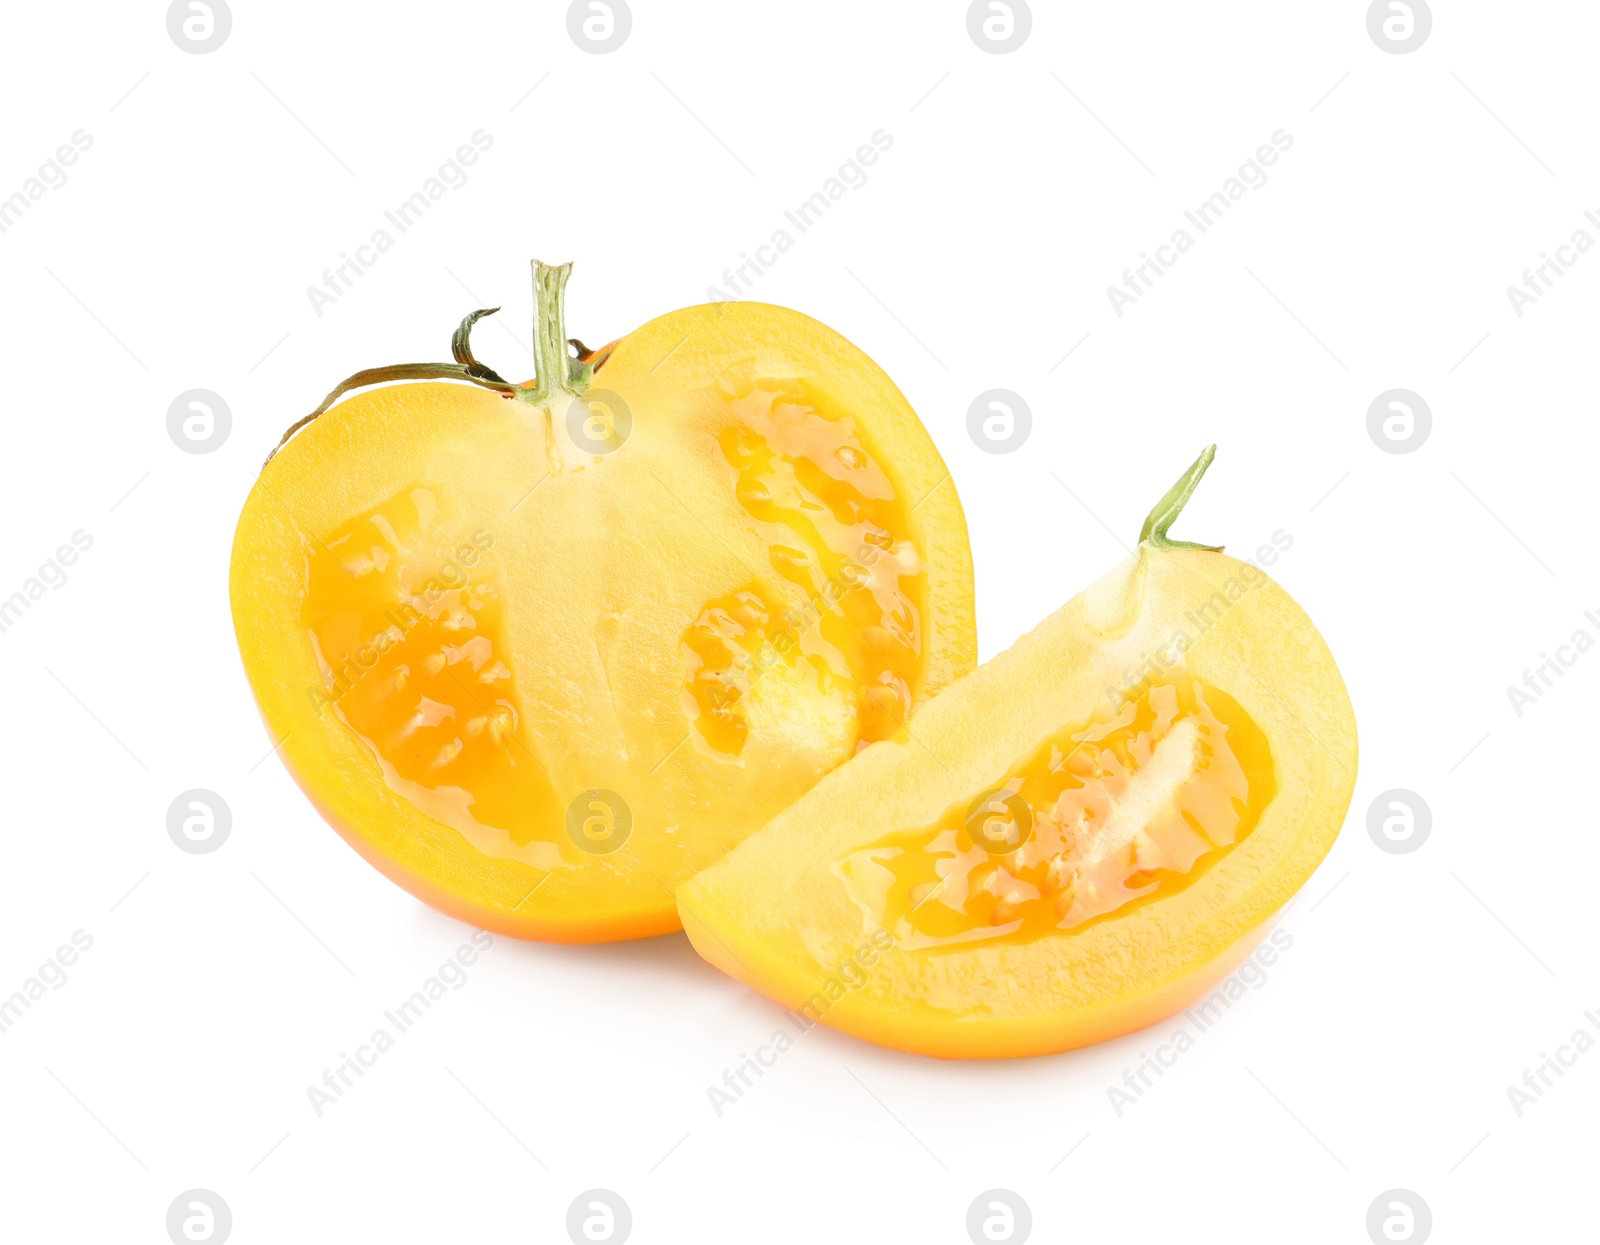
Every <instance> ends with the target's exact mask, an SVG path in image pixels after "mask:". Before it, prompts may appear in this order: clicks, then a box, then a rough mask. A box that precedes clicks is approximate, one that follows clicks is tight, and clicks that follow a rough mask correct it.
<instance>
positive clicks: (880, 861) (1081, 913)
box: [678, 449, 1356, 1057]
mask: <svg viewBox="0 0 1600 1245" xmlns="http://www.w3.org/2000/svg"><path fill="white" fill-rule="evenodd" d="M1211 457H1212V450H1210V449H1208V450H1207V451H1206V452H1205V453H1204V454H1202V455H1201V457H1200V459H1199V460H1198V461H1197V462H1196V463H1195V464H1194V466H1193V467H1191V468H1190V469H1189V471H1188V472H1186V473H1185V475H1184V476H1183V477H1182V478H1181V479H1180V480H1179V481H1178V483H1177V484H1176V485H1174V486H1173V488H1172V490H1171V491H1169V493H1168V494H1167V495H1166V496H1165V497H1164V498H1163V499H1162V500H1161V502H1160V503H1159V504H1158V505H1157V507H1156V508H1155V510H1154V511H1152V512H1151V515H1150V518H1149V519H1148V520H1147V521H1146V523H1145V528H1144V531H1143V532H1142V533H1141V537H1140V542H1139V546H1138V549H1137V551H1136V552H1135V553H1134V554H1133V555H1132V556H1131V557H1130V558H1129V559H1128V560H1127V561H1126V562H1124V563H1123V564H1122V565H1120V566H1119V567H1117V568H1116V569H1115V570H1113V571H1112V572H1111V573H1110V574H1108V575H1107V576H1105V577H1104V578H1103V579H1101V580H1100V581H1099V582H1098V583H1096V584H1095V585H1094V586H1093V587H1091V588H1090V589H1089V590H1088V591H1086V592H1084V593H1082V594H1080V595H1079V596H1077V597H1074V598H1073V599H1072V600H1071V601H1069V602H1068V603H1067V604H1066V605H1065V606H1063V607H1062V608H1061V609H1060V610H1058V611H1057V612H1056V613H1055V614H1053V615H1051V616H1050V617H1049V618H1047V619H1046V620H1045V621H1044V622H1043V623H1041V624H1040V625H1039V626H1038V627H1037V628H1036V629H1035V630H1033V631H1032V632H1030V633H1029V634H1028V635H1026V636H1024V637H1023V638H1022V639H1020V640H1019V641H1017V643H1016V645H1015V646H1013V647H1012V648H1011V649H1009V650H1008V651H1007V652H1005V653H1002V654H1001V655H1000V656H999V657H997V658H995V659H994V660H993V661H991V662H989V663H988V664H986V665H984V666H981V667H980V668H979V669H977V670H976V671H974V672H973V673H972V674H969V675H966V676H965V677H963V678H961V679H959V680H957V681H956V682H955V683H953V684H951V686H950V687H948V688H946V689H945V690H944V691H943V692H941V693H940V694H939V695H938V696H936V697H935V698H934V699H933V700H932V701H931V702H929V703H928V704H927V705H926V706H925V707H924V708H922V709H921V710H920V711H919V712H918V713H917V714H916V716H915V717H914V718H912V719H911V722H910V724H909V730H908V731H907V732H906V734H905V735H904V736H902V737H898V738H895V739H893V740H887V741H884V742H880V743H876V744H874V745H872V746H871V747H870V748H867V749H866V750H864V751H863V752H862V753H861V754H860V755H858V756H857V757H855V758H854V759H853V760H851V761H850V762H848V763H847V764H845V765H843V766H841V767H840V768H839V769H837V770H835V771H833V772H832V773H831V774H829V775H828V776H827V777H826V778H824V779H822V780H821V781H820V782H819V783H817V785H816V786H815V787H813V788H812V789H811V791H810V792H809V793H808V794H806V795H805V796H803V797H802V798H801V799H800V800H799V801H798V802H797V803H796V804H794V805H793V806H792V807H790V808H788V809H786V810H785V811H784V812H782V813H780V814H779V815H778V816H777V817H775V818H774V819H773V820H772V821H771V823H769V824H768V825H767V826H766V827H765V828H763V829H762V830H760V831H759V832H758V833H756V834H754V835H752V836H751V837H749V838H747V839H745V841H744V842H743V843H742V844H741V845H740V846H739V847H737V848H735V849H734V850H733V851H731V852H729V853H728V854H727V855H726V856H724V857H723V858H722V859H721V860H720V861H718V862H717V863H716V864H714V865H712V866H711V867H710V868H708V869H707V870H706V871H705V872H704V873H701V874H700V875H698V876H697V877H695V878H694V879H692V880H691V881H690V882H689V883H688V884H686V885H685V886H683V887H681V888H680V889H679V891H678V908H679V911H680V913H681V914H682V916H683V923H684V928H685V929H686V930H687V931H688V933H689V937H690V939H691V940H692V941H693V942H694V945H695V947H696V949H697V950H698V951H699V952H700V954H701V955H703V956H704V957H705V958H706V959H708V960H710V961H711V962H712V963H713V964H715V965H717V966H718V967H719V968H721V969H723V970H724V971H725V972H727V973H729V974H731V975H732V976H734V977H737V978H739V979H741V980H743V981H745V982H748V983H749V984H750V985H752V986H754V987H755V988H756V989H758V990H761V991H764V992H765V993H767V994H769V995H771V996H772V997H773V998H774V999H776V1000H778V1001H779V1002H780V1003H782V1004H784V1005H785V1006H786V1007H790V1008H794V1009H797V1010H800V1011H802V1012H804V1013H805V1014H806V1015H807V1016H809V1017H810V1018H811V1019H813V1020H818V1021H821V1022H823V1023H825V1024H829V1025H832V1026H834V1027H835V1028H838V1029H841V1030H844V1031H845V1032H847V1033H852V1034H855V1035H856V1036H858V1037H863V1038H866V1039H868V1040H870V1041H874V1042H878V1043H881V1044H883V1045H885V1046H892V1047H897V1048H899V1049H902V1050H908V1051H916V1052H920V1053H923V1054H930V1055H942V1056H948V1057H994V1056H1012V1055H1034V1054H1043V1053H1047V1052H1051V1051H1059V1050H1066V1049H1068V1048H1070V1047H1074V1046H1081V1045H1084V1044H1086V1043H1089V1042H1095V1041H1099V1040H1101V1039H1103V1038H1109V1037H1114V1036H1116V1035H1118V1034H1121V1033H1125V1032H1128V1031H1129V1030H1132V1029H1137V1028H1140V1027H1142V1026H1144V1025H1148V1024H1151V1023H1153V1022H1155V1021H1157V1020H1160V1019H1162V1018H1163V1017H1166V1016H1168V1015H1171V1014H1172V1013H1174V1012H1176V1011H1179V1010H1181V1009H1182V1008H1184V1007H1186V1006H1188V1004H1189V1003H1190V1002H1192V1001H1193V1000H1194V999H1196V998H1197V997H1198V996H1199V995H1200V994H1202V993H1203V992H1205V991H1206V990H1208V989H1210V988H1211V987H1212V986H1213V985H1215V984H1216V983H1217V982H1218V981H1219V980H1220V979H1221V978H1222V977H1224V976H1225V975H1226V974H1227V973H1229V972H1231V971H1232V970H1233V969H1234V968H1235V967H1237V966H1238V965H1239V963H1240V962H1241V961H1242V959H1243V958H1244V956H1245V955H1247V954H1248V953H1249V952H1250V951H1251V950H1252V949H1253V948H1254V947H1255V945H1256V943H1257V942H1258V941H1259V939H1260V938H1261V936H1262V935H1263V934H1264V933H1265V932H1266V931H1267V929H1268V928H1269V923H1270V921H1271V919H1272V917H1273V915H1274V914H1275V913H1276V912H1277V911H1278V910H1279V909H1280V908H1282V907H1283V906H1284V904H1285V903H1287V902H1288V900H1289V899H1290V897H1291V896H1293V894H1294V893H1295V892H1296V891H1297V890H1298V889H1299V888H1300V887H1301V886H1302V885H1303V884H1304V883H1305V881H1306V880H1307V878H1309V877H1310V876H1311V873H1312V871H1313V870H1314V869H1315V868H1316V866H1317V863H1318V862H1319V861H1320V860H1321V859H1322V858H1323V856H1324V855H1325V854H1326V852H1327V851H1328V849H1329V847H1330V846H1331V845H1332V843H1333V840H1334V838H1335V837H1336V836H1337V834H1338V832H1339V827H1340V825H1341V824H1342V822H1343V820H1344V815H1345V810H1346V808H1347V807H1348V805H1349V802H1350V794H1351V791H1352V788H1353V786H1354V783H1355V775H1356V729H1355V719H1354V716H1353V714H1352V711H1351V708H1350V701H1349V698H1348V696H1347V695H1346V693H1345V689H1344V684H1343V682H1342V680H1341V679H1340V677H1339V671H1338V668H1337V667H1336V666H1335V665H1334V661H1333V658H1332V657H1331V656H1330V655H1329V653H1328V650H1327V648H1326V646H1325V645H1324V644H1323V642H1322V639H1321V637H1320V636H1319V635H1318V634H1317V631H1316V629H1315V628H1314V627H1313V626H1312V625H1311V621H1310V620H1309V619H1308V618H1307V617H1306V616H1305V614H1304V613H1303V612H1302V611H1301V610H1300V608H1299V607H1298V606H1297V605H1296V604H1295V603H1294V602H1293V601H1292V600H1290V598H1289V596H1288V595H1287V594H1286V593H1285V592H1284V591H1283V590H1282V589H1281V588H1279V587H1278V586H1277V585H1276V584H1275V583H1273V582H1272V581H1271V580H1270V579H1269V578H1268V577H1267V576H1266V574H1265V573H1264V572H1263V571H1261V570H1260V569H1259V568H1258V567H1256V566H1253V565H1251V564H1249V563H1246V562H1241V561H1238V560H1236V559H1234V558H1230V557H1228V556H1226V555H1225V554H1223V553H1222V552H1221V551H1220V550H1219V549H1212V548H1206V547H1201V546H1198V545H1193V544H1187V543H1183V542H1177V541H1173V540H1170V539H1169V538H1168V536H1167V530H1168V528H1169V527H1170V526H1171V524H1172V521H1173V519H1174V518H1175V517H1176V516H1177V514H1178V512H1179V511H1180V510H1181V509H1182V507H1183V505H1184V503H1185V502H1186V501H1187V500H1188V498H1189V496H1190V494H1191V493H1192V492H1193V490H1194V488H1195V486H1196V484H1197V483H1198V482H1199V479H1200V476H1201V475H1202V474H1203V473H1204V472H1205V470H1206V467H1207V466H1208V465H1209V464H1210V462H1211Z"/></svg>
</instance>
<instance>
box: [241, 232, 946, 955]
mask: <svg viewBox="0 0 1600 1245" xmlns="http://www.w3.org/2000/svg"><path fill="white" fill-rule="evenodd" d="M568 269H569V266H562V267H559V268H552V267H547V266H545V265H542V264H536V265H535V281H536V289H537V293H538V303H539V312H538V320H537V323H536V326H535V327H536V345H537V366H538V379H537V381H536V382H530V383H529V384H526V385H513V384H510V383H508V382H506V381H504V380H503V379H501V378H500V377H499V376H498V375H496V374H495V373H494V372H492V371H491V370H489V369H488V368H487V367H485V366H484V365H483V364H481V363H479V362H478V361H477V360H476V359H475V358H474V357H473V354H472V351H471V346H470V341H469V335H470V332H471V328H472V325H473V323H474V322H475V321H476V320H477V319H478V318H479V317H480V316H482V315H485V314H489V313H487V312H477V313H474V314H473V315H472V316H469V317H468V318H467V319H466V320H465V321H464V322H463V323H462V326H461V328H460V329H459V330H458V332H457V334H456V338H455V342H454V352H455V356H456V362H455V363H454V364H407V365H400V366H397V367H392V368H378V369H373V370H371V371H368V372H363V373H359V374H358V375H356V376H354V377H352V378H351V379H350V380H348V381H346V382H345V383H344V384H342V385H340V386H339V387H338V388H337V389H336V390H334V392H333V393H332V394H330V395H329V398H328V400H327V401H326V402H324V403H323V405H322V407H320V408H319V409H318V411H317V412H316V413H314V415H313V416H311V417H308V418H307V419H306V420H302V421H301V423H300V424H297V425H296V426H295V428H293V429H291V430H290V433H289V434H286V436H285V441H284V443H282V445H281V448H280V449H279V450H278V451H277V452H276V453H275V454H274V456H273V457H271V458H270V459H269V461H268V462H267V464H266V466H265V467H264V468H263V470H262V472H261V475H260V478H259V480H258V482H257V484H256V486H255V488H254V489H253V490H252V491H251V493H250V497H249V499H248V501H247V502H246V503H245V507H244V512H243V514H242V515H241V516H240V519H239V526H238V531H237V534H236V536H235V541H234V550H233V568H232V598H233V616H234V625H235V628H236V630H237V633H238V639H239V646H240V651H241V653H242V654H243V657H244V664H245V668H246V670H247V671H248V673H249V676H250V682H251V686H252V688H253V689H254V691H255V695H256V698H257V700H258V701H259V703H260V705H261V709H262V713H263V715H264V716H265V718H266V721H267V725H268V727H269V729H270V730H271V733H272V737H273V739H274V740H275V741H278V742H280V743H281V747H280V748H279V754H280V755H281V756H282V758H283V760H284V762H285V764H286V765H287V766H288V768H289V771H290V772H291V773H292V774H293V775H294V777H295V779H296V780H297V781H298V782H299V783H300V785H301V786H302V787H303V788H304V790H305V792H306V794H307V795H308V796H309V797H310V798H311V799H312V801H313V802H314V803H315V804H316V806H317V807H318V809H320V810H321V812H322V814H323V815H324V816H325V817H326V818H327V820H328V821H329V822H330V823H331V824H332V825H333V826H334V827H335V828H336V829H337V830H338V831H339V832H340V833H341V834H342V835H344V837H345V838H346V839H347V840H348V841H349V842H350V843H351V844H352V845H353V846H354V847H355V848H356V849H357V850H358V851H360V852H361V853H362V854H363V855H364V856H366V858H367V859H368V860H370V861H371V862H372V863H374V864H375V865H377V866H378V867H379V868H380V869H382V870H383V871H384V872H385V873H386V874H388V875H389V876H390V877H391V878H393V879H394V880H395V881H397V882H399V883H400V884H401V885H403V886H406V887H407V888H409V889H410V890H412V891H413V892H414V893H416V894H417V895H419V896H421V897H422V898H423V899H425V900H427V901H428V902H429V903H432V904H434V905H435V906H437V907H439V908H441V909H443V910H445V911H447V912H450V913H452V914H454V915H457V916H459V917H461V918H462V919H464V920H468V921H472V922H475V923H477V924H479V925H482V926H485V927H487V928H489V929H493V930H496V931H499V932H502V933H507V934H511V935H515V936H520V937H528V938H543V939H553V940H564V941H592V940H606V939H616V938H628V937H638V936H643V935H647V934H656V933H661V932H665V931H668V930H672V929H676V928H677V927H678V918H677V910H676V907H675V905H674V902H673V894H672V892H673V890H674V889H675V888H676V886H677V885H678V884H679V883H680V882H681V881H682V880H683V879H685V878H687V877H689V876H691V875H692V874H693V873H695V872H696V871H698V870H699V869H702V868H704V867H705V866H706V865H708V864H709V863H711V862H712V861H713V860H715V859H716V858H717V857H718V856H719V855H721V853H723V852H724V851H726V850H727V849H728V848H729V847H731V846H732V845H733V844H734V843H735V842H737V841H738V839H739V837H740V835H741V834H742V833H743V830H742V829H741V828H742V827H751V828H753V827H754V826H756V825H759V824H760V823H761V822H762V821H765V820H766V819H768V818H769V817H771V816H772V815H773V814H775V813H777V812H778V811H779V810H780V809H782V808H783V807H785V806H786V805H787V804H790V803H792V802H793V801H794V800H795V799H796V798H798V797H799V796H800V795H801V794H803V793H804V792H805V791H806V789H807V788H809V787H810V786H811V785H812V784H813V783H814V782H815V781H816V780H817V779H818V778H819V777H821V776H822V775H823V774H824V773H826V772H827V771H828V770H830V769H832V768H833V767H834V766H836V765H838V764H839V763H840V762H842V761H844V760H846V759H847V758H848V757H850V756H851V755H852V754H854V753H855V752H856V751H857V750H858V749H859V748H861V747H863V746H865V745H867V744H869V743H871V742H873V741H875V740H879V739H885V738H889V737H891V736H892V735H894V734H895V733H896V732H897V731H899V730H900V729H902V723H903V722H904V720H905V719H906V718H907V717H908V716H909V715H910V713H911V711H912V709H913V708H914V706H916V705H917V704H918V703H920V702H921V701H922V700H923V699H924V698H925V697H927V696H928V695H929V694H930V693H932V692H933V691H935V690H936V689H937V688H939V687H941V686H942V685H944V684H946V683H948V682H950V681H951V680H952V679H953V678H955V677H957V676H958V675H960V674H962V673H965V672H966V671H967V670H969V669H970V668H971V667H972V665H973V661H974V654H975V647H976V645H975V638H974V624H973V616H972V568H971V560H970V553H969V550H968V546H967V536H966V523H965V519H964V517H963V515H962V512H961V505H960V502H959V501H958V499H957V497H956V492H955V488H954V486H953V484H952V482H951V480H950V475H949V472H948V471H947V470H946V469H945V466H944V463H943V462H942V461H941V459H940V457H939V454H938V451H937V450H936V449H935V448H934V446H933V443H932V441H931V440H930V439H929V437H928V435H927V432H926V430H925V429H924V428H923V426H922V424H921V423H920V422H919V421H918V419H917V417H916V414H915V412H913V411H912V409H911V407H910V405H909V404H908V403H907V402H906V400H905V398H904V397H903V396H902V395H901V394H900V392H899V390H897V389H896V388H895V386H894V385H893V383H892V382H891V381H890V380H889V378H888V377H887V376H885V375H884V374H883V372H882V371H881V370H880V369H879V368H878V367H877V366H876V365H875V364H874V363H873V362H872V360H871V359H869V358H868V357H867V356H866V355H865V354H863V353H862V352H861V351H860V350H858V349H856V348H855V347H854V346H852V345H851V344H850V343H849V342H847V341H845V340H844V338H842V337H840V336H839V335H838V334H837V333H835V332H833V331H832V330H830V329H828V328H827V327H825V326H824V325H821V324H819V323H817V322H816V321H815V320H811V319H809V318H807V317H806V316H803V315H800V314H799V313H797V312H794V311H789V310H786V309H784V308H781V307H772V306H766V305H762V304H756V303H737V304H723V305H720V306H704V307H690V308H686V309H684V310H682V311H676V312H673V313H671V314H669V315H665V316H662V317H661V318H659V319H657V320H653V321H651V322H650V323H649V324H647V325H645V326H644V327H643V328H641V329H639V330H637V331H636V332H633V333H630V334H629V335H628V336H626V337H624V338H622V339H620V340H619V341H617V342H614V343H613V344H612V345H610V346H608V347H606V348H604V349H603V350H601V351H596V352H590V351H587V350H583V349H581V348H580V350H579V353H578V356H577V357H573V355H572V353H571V352H569V349H568V343H567V341H566V340H565V331H564V326H563V323H562V293H563V290H564V287H565V282H566V279H567V275H568ZM573 344H574V345H576V343H573ZM390 382H411V383H403V384H401V383H390ZM374 385H383V386H385V387H379V388H373V387H371V386H374ZM355 389H360V390H361V392H359V393H356V394H355V395H354V396H350V397H347V398H346V397H345V396H344V395H345V394H346V393H348V392H349V391H351V390H355ZM341 399H343V400H341Z"/></svg>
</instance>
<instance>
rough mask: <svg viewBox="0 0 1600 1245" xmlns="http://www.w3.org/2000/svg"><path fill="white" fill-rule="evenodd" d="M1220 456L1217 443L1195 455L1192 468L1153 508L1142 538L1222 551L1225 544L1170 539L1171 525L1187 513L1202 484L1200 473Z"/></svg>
mask: <svg viewBox="0 0 1600 1245" xmlns="http://www.w3.org/2000/svg"><path fill="white" fill-rule="evenodd" d="M1216 456H1217V447H1216V446H1215V445H1208V446H1206V448H1205V449H1203V450H1201V451H1200V457H1199V458H1197V459H1195V460H1194V462H1193V464H1191V465H1190V467H1189V470H1187V471H1185V472H1184V473H1183V474H1182V475H1181V476H1179V477H1178V482H1177V483H1176V484H1174V485H1173V486H1172V487H1171V488H1169V489H1168V490H1167V492H1166V496H1164V497H1163V498H1162V499H1161V500H1160V501H1158V502H1157V503H1156V505H1155V509H1154V510H1152V511H1151V512H1150V515H1149V517H1148V518H1146V519H1145V521H1144V528H1143V529H1142V530H1141V531H1140V532H1139V542H1140V544H1143V543H1144V542H1145V541H1149V542H1150V544H1151V545H1153V546H1154V547H1155V548H1157V549H1205V550H1208V551H1209V552H1212V553H1221V552H1222V546H1221V545H1199V544H1196V543H1195V542H1194V541H1191V540H1169V539H1167V529H1169V528H1170V527H1171V526H1172V524H1173V523H1174V522H1175V521H1176V519H1177V517H1178V516H1179V515H1180V514H1182V513H1183V508H1184V506H1186V505H1188V503H1189V498H1191V497H1193V496H1194V491H1195V489H1196V488H1198V487H1199V486H1200V477H1201V476H1203V475H1205V473H1206V468H1207V467H1209V466H1211V460H1212V459H1213V458H1215V457H1216Z"/></svg>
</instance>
